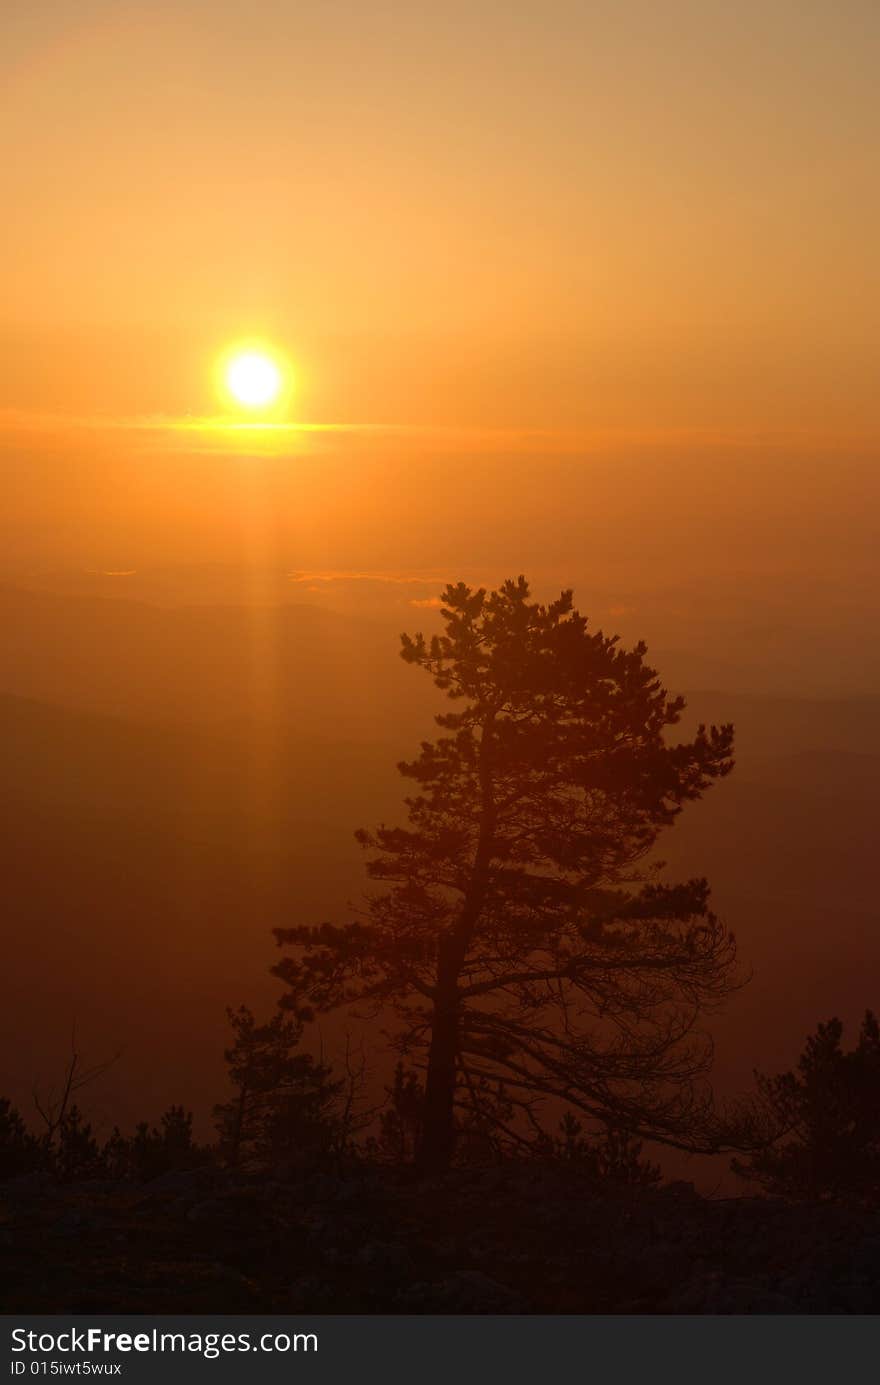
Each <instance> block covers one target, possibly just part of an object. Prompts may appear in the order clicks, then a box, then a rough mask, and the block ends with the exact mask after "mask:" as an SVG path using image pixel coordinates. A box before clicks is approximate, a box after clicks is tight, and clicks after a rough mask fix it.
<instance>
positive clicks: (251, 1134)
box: [214, 1005, 345, 1164]
mask: <svg viewBox="0 0 880 1385" xmlns="http://www.w3.org/2000/svg"><path fill="white" fill-rule="evenodd" d="M227 1016H228V1019H229V1023H230V1024H231V1026H232V1031H233V1035H234V1042H233V1044H232V1046H231V1047H230V1048H228V1049H227V1050H226V1053H225V1058H226V1064H227V1070H228V1073H229V1078H230V1081H231V1083H232V1085H233V1088H234V1092H235V1094H234V1096H233V1098H232V1099H231V1100H230V1101H227V1102H224V1103H223V1104H222V1105H219V1106H216V1107H215V1108H214V1118H215V1122H216V1126H217V1132H218V1135H219V1137H220V1150H221V1153H222V1154H223V1156H224V1157H225V1159H226V1160H227V1162H228V1163H230V1164H240V1163H245V1162H247V1161H256V1162H259V1163H267V1162H269V1163H271V1162H272V1161H273V1160H278V1159H285V1158H297V1159H303V1158H312V1157H314V1156H315V1155H318V1154H322V1153H326V1152H327V1151H329V1150H330V1149H331V1148H333V1147H334V1145H335V1144H336V1143H337V1142H338V1140H339V1139H340V1133H341V1132H340V1125H341V1114H342V1111H343V1110H344V1102H343V1100H341V1099H342V1098H343V1091H344V1087H345V1083H344V1082H343V1081H342V1080H341V1079H340V1080H335V1079H334V1078H333V1075H332V1072H331V1070H330V1068H329V1067H328V1066H327V1065H326V1064H324V1063H321V1062H318V1061H317V1060H316V1059H315V1058H313V1057H312V1055H311V1054H310V1053H302V1052H299V1044H300V1039H301V1037H302V1025H301V1023H299V1021H298V1020H295V1019H287V1018H285V1017H284V1016H283V1015H281V1014H276V1015H273V1017H272V1018H271V1019H270V1020H269V1021H268V1022H267V1023H265V1024H258V1023H257V1021H256V1020H255V1018H254V1016H253V1014H252V1012H251V1011H250V1010H249V1009H248V1008H247V1006H245V1005H241V1006H239V1008H238V1009H237V1010H227Z"/></svg>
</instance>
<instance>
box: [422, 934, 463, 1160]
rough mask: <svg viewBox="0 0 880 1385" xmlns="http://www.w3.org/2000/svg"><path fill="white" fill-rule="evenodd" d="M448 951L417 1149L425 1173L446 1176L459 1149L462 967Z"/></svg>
mask: <svg viewBox="0 0 880 1385" xmlns="http://www.w3.org/2000/svg"><path fill="white" fill-rule="evenodd" d="M450 950H451V949H449V948H447V949H445V952H446V955H445V956H443V955H441V958H440V963H439V966H438V970H437V994H436V997H435V1000H434V1022H433V1026H432V1029H431V1047H430V1049H429V1051H428V1072H427V1077H426V1080H425V1105H424V1111H423V1117H422V1132H421V1137H420V1139H419V1146H418V1149H417V1150H416V1167H417V1168H418V1169H419V1171H420V1172H421V1173H424V1174H432V1173H442V1172H443V1170H444V1169H448V1168H449V1165H450V1163H451V1162H452V1154H453V1149H454V1146H455V1122H454V1115H455V1059H456V1054H457V1051H458V968H457V967H456V966H455V964H454V962H453V960H452V958H451V957H450V955H449V952H450Z"/></svg>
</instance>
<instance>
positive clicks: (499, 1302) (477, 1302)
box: [395, 1270, 527, 1313]
mask: <svg viewBox="0 0 880 1385" xmlns="http://www.w3.org/2000/svg"><path fill="white" fill-rule="evenodd" d="M395 1302H396V1303H397V1304H398V1305H399V1306H400V1307H402V1308H404V1309H409V1310H410V1311H411V1312H412V1311H415V1312H423V1313H524V1312H526V1311H527V1310H526V1305H525V1302H524V1300H523V1298H522V1296H521V1295H520V1294H518V1293H517V1292H516V1290H515V1289H511V1288H510V1287H509V1285H507V1284H501V1283H500V1282H499V1281H498V1280H497V1279H492V1278H490V1276H489V1275H487V1274H483V1272H482V1271H481V1270H456V1271H455V1272H454V1274H450V1275H447V1276H446V1278H445V1279H439V1280H435V1281H434V1282H433V1283H419V1284H412V1285H410V1286H409V1287H408V1288H407V1289H404V1290H402V1291H401V1292H400V1293H399V1294H398V1295H397V1296H396V1299H395Z"/></svg>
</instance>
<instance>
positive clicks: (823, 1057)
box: [733, 1010, 880, 1202]
mask: <svg viewBox="0 0 880 1385" xmlns="http://www.w3.org/2000/svg"><path fill="white" fill-rule="evenodd" d="M842 1039H843V1025H842V1024H841V1022H840V1020H839V1019H836V1018H835V1019H831V1020H829V1021H828V1023H827V1024H820V1025H818V1027H817V1029H816V1032H815V1034H811V1035H810V1036H809V1038H808V1039H807V1042H806V1045H805V1047H804V1051H803V1053H802V1054H801V1056H800V1058H799V1059H798V1064H797V1071H796V1072H791V1071H789V1072H783V1073H779V1074H778V1075H777V1076H776V1077H767V1076H765V1075H763V1074H761V1073H756V1074H755V1076H756V1079H757V1083H758V1091H759V1094H760V1099H761V1102H762V1104H763V1106H764V1109H765V1113H766V1124H767V1126H768V1128H773V1127H775V1129H776V1130H777V1131H779V1132H781V1135H780V1138H779V1139H778V1140H777V1142H776V1143H775V1144H774V1145H772V1146H771V1147H768V1148H765V1149H760V1150H758V1152H757V1153H755V1154H753V1155H752V1157H751V1159H750V1160H748V1161H747V1162H740V1161H737V1160H734V1161H733V1168H734V1171H735V1172H736V1173H738V1174H740V1175H741V1176H742V1177H743V1178H749V1179H753V1180H754V1181H755V1182H757V1183H759V1184H760V1185H761V1186H762V1187H763V1188H764V1189H765V1190H766V1191H767V1192H769V1193H773V1194H776V1195H779V1196H782V1197H792V1198H823V1197H834V1198H852V1197H855V1198H859V1199H867V1200H868V1201H872V1202H876V1201H877V1200H878V1199H880V1026H878V1023H877V1018H876V1016H875V1015H874V1014H873V1013H872V1012H871V1011H870V1010H868V1011H867V1012H866V1014H865V1017H864V1020H863V1021H862V1026H861V1029H860V1031H859V1039H858V1043H857V1044H856V1045H855V1047H854V1048H852V1049H850V1050H849V1051H848V1052H846V1051H844V1049H843V1047H842Z"/></svg>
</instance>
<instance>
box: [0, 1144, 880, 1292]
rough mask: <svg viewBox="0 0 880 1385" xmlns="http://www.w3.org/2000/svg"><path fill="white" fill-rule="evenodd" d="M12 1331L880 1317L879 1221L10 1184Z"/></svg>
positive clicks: (462, 1177)
mask: <svg viewBox="0 0 880 1385" xmlns="http://www.w3.org/2000/svg"><path fill="white" fill-rule="evenodd" d="M0 1308H2V1311H4V1312H7V1313H8V1312H13V1311H19V1312H20V1311H29V1312H49V1313H55V1312H57V1313H61V1312H73V1313H90V1312H102V1313H139V1312H140V1313H172V1312H176V1313H181V1312H183V1313H185V1312H202V1311H205V1312H207V1311H211V1312H217V1313H236V1312H239V1313H241V1312H267V1313H268V1312H277V1313H284V1312H312V1313H330V1312H336V1313H373V1312H376V1313H456V1312H465V1313H876V1312H880V1212H877V1211H873V1212H869V1213H866V1212H864V1211H860V1210H858V1209H853V1208H849V1209H848V1208H843V1207H839V1206H834V1205H830V1204H821V1205H817V1206H790V1205H788V1204H786V1203H784V1202H777V1201H773V1200H766V1199H757V1198H732V1199H721V1200H711V1199H706V1198H703V1197H700V1196H699V1195H698V1194H697V1193H695V1192H694V1190H693V1188H692V1187H691V1186H690V1185H689V1184H671V1185H669V1186H667V1187H665V1188H660V1189H653V1190H645V1189H638V1190H627V1189H620V1190H618V1191H616V1192H609V1191H607V1190H602V1191H601V1192H600V1191H599V1190H597V1189H596V1187H595V1185H593V1184H591V1183H589V1182H588V1181H587V1180H585V1179H584V1177H583V1176H582V1175H578V1174H577V1173H576V1172H575V1171H570V1170H566V1169H565V1168H562V1169H560V1168H559V1167H550V1166H546V1167H545V1166H542V1165H535V1164H529V1165H522V1166H520V1165H513V1166H506V1167H504V1168H499V1169H482V1170H460V1171H456V1172H454V1173H451V1174H449V1175H447V1176H446V1177H444V1178H443V1179H439V1180H436V1181H434V1182H432V1183H429V1184H424V1183H423V1184H417V1183H415V1182H413V1181H412V1180H411V1179H408V1178H407V1177H406V1176H405V1175H403V1174H401V1173H394V1172H390V1171H388V1172H386V1171H382V1170H376V1169H372V1170H364V1171H361V1172H359V1173H357V1174H352V1175H350V1176H346V1177H331V1176H329V1175H326V1174H324V1175H315V1176H312V1177H310V1178H307V1179H299V1180H296V1179H294V1180H285V1181H277V1180H270V1181H267V1180H266V1179H258V1178H246V1177H242V1176H238V1177H234V1176H232V1175H230V1174H228V1173H223V1172H221V1171H218V1170H216V1169H205V1170H198V1171H195V1172H191V1173H179V1174H168V1175H165V1176H164V1177H162V1178H159V1179H156V1180H154V1181H153V1182H152V1183H146V1184H141V1185H139V1186H132V1185H126V1184H118V1183H92V1184H80V1185H75V1186H70V1187H59V1186H57V1185H55V1184H53V1183H52V1182H51V1181H49V1180H48V1179H46V1178H44V1177H43V1176H41V1175H33V1176H29V1177H27V1178H22V1179H18V1180H14V1181H12V1182H8V1183H5V1184H2V1185H0Z"/></svg>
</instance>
